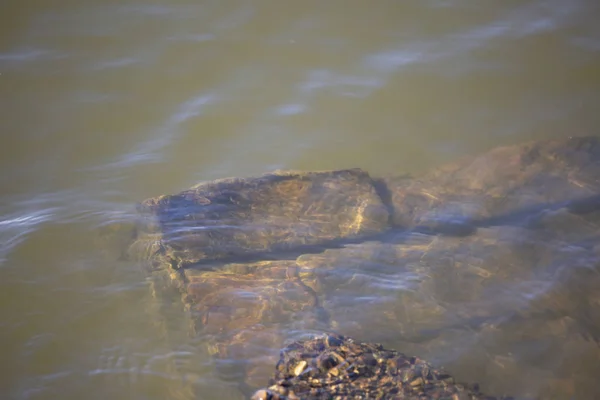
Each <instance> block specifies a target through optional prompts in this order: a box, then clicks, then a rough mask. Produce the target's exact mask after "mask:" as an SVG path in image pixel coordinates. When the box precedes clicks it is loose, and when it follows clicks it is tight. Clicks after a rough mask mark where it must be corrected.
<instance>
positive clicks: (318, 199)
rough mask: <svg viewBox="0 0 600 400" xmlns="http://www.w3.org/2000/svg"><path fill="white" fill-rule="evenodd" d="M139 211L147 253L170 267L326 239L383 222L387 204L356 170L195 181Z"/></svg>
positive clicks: (370, 230)
mask: <svg viewBox="0 0 600 400" xmlns="http://www.w3.org/2000/svg"><path fill="white" fill-rule="evenodd" d="M139 211H140V213H141V214H142V215H143V216H144V217H145V218H144V220H143V221H142V222H141V223H142V227H141V228H142V231H143V232H145V233H154V234H155V235H152V236H151V239H150V240H151V242H157V243H159V245H158V246H157V247H156V248H155V249H154V251H153V254H152V257H153V258H159V257H160V258H161V262H162V263H167V264H170V265H171V266H173V267H175V268H182V267H186V266H190V265H193V264H196V263H201V262H205V261H210V260H218V259H228V258H235V257H240V256H248V255H260V254H265V253H267V252H275V251H282V250H294V249H301V248H303V247H307V246H314V245H327V244H330V243H332V242H334V241H336V240H340V239H356V238H360V237H362V236H366V235H372V234H374V233H379V232H382V231H383V230H385V229H387V228H388V227H389V225H388V223H389V214H388V209H387V207H386V206H385V205H384V204H383V202H382V200H381V198H380V197H379V195H378V194H377V190H376V188H375V185H374V182H373V180H372V179H371V178H370V176H369V175H368V174H367V173H366V172H364V171H361V170H359V169H353V170H344V171H328V172H285V171H280V172H274V173H272V174H267V175H263V176H260V177H257V178H233V179H223V180H218V181H213V182H207V183H201V184H199V185H197V186H194V187H193V188H191V189H189V190H186V191H183V192H181V193H179V194H176V195H168V196H160V197H157V198H152V199H148V200H146V201H144V202H142V203H141V204H140V206H139ZM148 239H149V238H147V237H142V238H141V240H142V241H144V242H145V243H146V244H147V243H148Z"/></svg>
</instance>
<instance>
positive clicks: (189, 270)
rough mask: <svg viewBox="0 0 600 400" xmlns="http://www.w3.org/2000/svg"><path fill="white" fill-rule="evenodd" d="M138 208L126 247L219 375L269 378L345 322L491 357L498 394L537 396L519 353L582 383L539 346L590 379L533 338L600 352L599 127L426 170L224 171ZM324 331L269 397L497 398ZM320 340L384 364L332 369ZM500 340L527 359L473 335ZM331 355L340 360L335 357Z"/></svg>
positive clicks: (418, 346) (427, 348) (467, 359)
mask: <svg viewBox="0 0 600 400" xmlns="http://www.w3.org/2000/svg"><path fill="white" fill-rule="evenodd" d="M139 211H140V220H139V222H138V224H137V234H136V236H135V239H134V241H133V243H132V244H131V245H130V246H129V254H130V255H131V256H132V257H133V258H135V259H138V260H142V261H144V262H145V263H147V264H148V265H151V266H152V267H153V268H152V269H151V272H152V274H151V275H152V278H153V281H154V282H157V284H155V285H154V286H153V287H154V288H155V290H157V291H160V290H161V289H160V288H161V287H164V288H166V287H170V288H176V289H177V291H178V293H179V294H181V304H183V305H184V306H185V309H186V310H187V311H188V315H189V316H190V317H191V318H190V320H191V332H192V333H193V334H194V335H196V336H198V337H201V338H202V341H203V342H204V343H206V344H207V345H208V350H209V352H210V354H211V355H212V356H213V357H214V359H215V360H216V362H217V366H218V368H219V369H220V372H221V373H222V374H224V375H226V376H227V377H228V379H229V380H235V381H239V382H244V383H245V384H246V385H247V388H246V392H248V393H251V392H252V391H253V390H254V389H256V388H258V387H260V386H263V385H264V382H266V381H267V380H268V379H269V376H270V375H271V372H272V366H273V365H274V364H275V363H276V362H277V358H278V354H279V349H280V348H281V347H283V346H284V342H285V341H286V340H289V339H298V338H302V337H305V336H306V334H308V333H315V332H317V333H318V332H330V331H332V330H335V331H337V332H339V333H341V334H344V335H349V336H352V337H360V338H361V339H364V340H377V341H386V342H388V343H389V342H393V343H398V344H401V345H402V347H401V348H402V349H403V351H404V350H405V349H406V351H409V350H410V351H411V352H412V353H413V354H419V356H426V355H430V356H432V357H433V356H435V357H438V359H443V360H444V361H445V364H448V365H450V366H452V365H453V366H459V367H460V366H463V365H476V366H477V367H476V368H473V369H472V370H471V371H472V377H473V379H474V380H479V381H484V380H485V381H487V382H488V386H487V387H493V388H494V391H495V392H496V393H507V392H509V391H511V393H513V391H514V393H526V394H527V395H529V394H530V392H528V390H530V387H531V386H532V384H531V382H530V380H529V378H528V377H527V376H525V375H524V374H523V371H522V368H519V367H518V366H519V365H521V366H527V367H528V371H536V372H535V374H538V375H536V376H539V377H541V378H539V379H540V380H543V379H546V383H544V384H540V386H541V389H540V390H539V392H540V393H545V392H544V391H546V392H548V391H553V390H554V391H555V392H553V393H559V392H560V390H563V392H560V393H562V394H560V395H558V397H559V398H560V397H561V396H562V397H563V398H568V396H572V395H574V394H577V391H576V390H574V389H573V390H571V389H568V387H569V386H568V385H558V386H556V385H555V383H551V382H550V381H549V380H548V378H547V376H548V373H547V372H546V371H544V370H543V369H540V368H538V367H537V366H536V365H535V362H536V360H537V359H539V358H541V357H543V358H544V360H545V361H546V362H547V365H552V368H553V371H561V374H562V375H561V376H566V375H565V371H567V370H568V369H569V368H571V370H572V371H579V372H580V373H579V374H578V375H573V380H578V379H579V380H581V379H583V380H584V381H585V384H589V382H591V381H590V380H585V379H587V378H585V379H584V378H582V377H585V371H584V370H583V369H582V368H583V367H581V366H577V365H576V364H575V365H574V363H575V361H574V360H575V359H577V357H583V355H580V354H578V353H577V354H569V353H565V352H563V351H557V350H555V351H553V352H550V353H549V355H543V353H544V351H545V350H544V348H535V349H532V350H528V352H523V351H522V350H520V349H522V348H523V346H525V344H526V343H530V342H535V341H536V340H538V341H539V342H540V343H551V344H554V343H555V342H554V341H553V340H554V339H552V337H560V338H561V339H560V340H562V341H563V342H564V343H567V344H570V343H572V346H571V347H570V348H572V349H585V351H586V352H587V354H588V355H589V354H594V355H595V354H596V353H593V352H591V351H590V348H591V347H590V346H588V345H587V343H588V342H587V341H589V342H590V343H591V342H593V341H598V340H599V339H600V333H599V332H598V328H597V327H596V324H595V323H594V322H592V320H593V318H594V317H596V316H599V315H600V303H599V302H598V300H597V297H598V296H597V293H599V292H600V291H599V290H598V288H599V287H600V278H597V276H600V273H598V268H599V267H598V260H599V259H600V246H599V245H598V244H597V243H598V242H599V241H600V141H599V140H598V138H574V139H562V140H551V141H544V142H534V143H528V144H525V145H520V146H509V147H502V148H498V149H494V150H492V151H490V152H488V153H485V154H483V155H480V156H477V157H473V158H467V159H464V160H462V161H460V162H458V163H456V164H453V165H449V166H445V167H441V168H438V169H436V170H434V171H432V172H430V173H428V174H425V175H423V176H420V177H416V178H385V179H372V178H371V177H370V176H369V175H368V174H367V173H366V172H364V171H361V170H358V169H354V170H341V171H329V172H308V173H302V172H275V173H273V174H267V175H263V176H261V177H256V178H240V179H225V180H218V181H214V182H208V183H202V184H200V185H197V186H195V187H193V188H191V189H189V190H185V191H183V192H181V193H179V194H176V195H168V196H160V197H157V198H152V199H148V200H146V201H144V202H142V203H141V204H140V206H139ZM405 228H407V229H405ZM557 276H559V277H561V279H560V280H559V279H557V278H556V277H557ZM582 277H583V278H582ZM576 286H579V287H580V288H581V290H582V291H580V292H578V289H577V287H576ZM582 296H583V297H582ZM582 298H585V299H587V300H582ZM536 328H539V329H537V330H536ZM549 332H550V333H551V334H550V336H549ZM580 332H584V333H585V336H584V337H585V340H584V342H585V343H582V342H581V338H580V337H579V336H578V335H580ZM552 335H554V336H552ZM319 337H320V336H319ZM324 338H325V339H323V337H320V339H319V338H317V339H314V340H313V341H308V342H298V343H297V344H296V345H294V346H295V347H294V346H292V347H290V348H288V350H286V351H287V353H285V354H287V355H285V354H284V355H285V357H287V358H285V357H284V358H285V359H282V360H283V361H280V362H279V366H281V365H285V368H284V369H283V370H282V369H279V367H278V372H277V374H279V375H276V377H275V378H273V379H275V380H276V381H277V382H280V383H274V384H275V385H279V386H280V387H279V388H277V389H269V390H270V392H269V391H268V390H267V391H263V392H261V393H262V394H263V395H265V396H276V395H277V396H284V395H285V396H288V397H289V398H293V396H292V395H291V394H290V390H291V389H289V388H290V387H291V386H289V385H288V383H289V384H290V385H292V386H294V385H296V386H294V387H295V388H296V389H297V390H308V392H306V393H308V395H307V396H308V397H306V398H330V397H331V396H333V395H334V393H338V394H340V395H344V396H345V395H349V394H351V393H357V394H360V395H362V396H367V394H368V396H367V397H369V398H371V397H377V396H383V395H385V396H387V395H390V394H393V393H395V394H402V395H405V396H408V398H410V396H419V393H421V392H418V391H419V390H420V391H423V393H428V394H432V396H433V394H435V396H438V395H439V396H441V398H443V396H446V397H448V398H484V397H477V396H482V395H480V394H479V392H478V391H477V390H475V389H474V388H471V389H467V387H466V386H465V385H462V386H460V385H456V384H455V383H454V382H452V383H451V384H441V383H440V382H442V381H444V379H445V378H443V379H442V378H439V376H437V375H436V376H437V377H436V376H434V375H431V377H430V376H429V375H426V376H422V375H421V376H420V378H422V381H415V382H416V383H415V384H414V385H411V384H410V382H413V381H410V382H408V384H407V382H405V381H403V380H402V379H403V378H402V377H403V376H404V375H403V374H410V373H409V372H402V371H404V370H402V368H400V369H399V368H398V367H396V369H386V368H388V367H385V368H383V369H382V366H381V365H379V361H377V358H376V356H375V353H377V354H379V355H381V356H382V357H383V355H385V357H387V358H385V357H384V358H385V359H386V360H389V359H393V360H396V361H398V360H400V361H401V362H404V361H406V360H409V361H410V360H411V358H407V357H405V356H403V355H401V354H400V353H395V352H391V351H387V350H383V349H382V348H380V347H377V346H376V347H373V346H372V345H368V344H361V343H354V342H353V341H351V340H350V339H347V338H345V337H341V336H339V337H338V336H335V335H328V336H324ZM524 338H525V339H524ZM323 340H325V341H327V340H329V341H331V343H334V344H335V346H333V347H336V346H337V347H339V346H342V344H343V343H346V344H345V346H350V343H353V344H352V346H351V347H352V348H353V349H355V350H356V352H357V354H358V353H360V354H361V356H358V355H357V354H354V355H353V356H352V355H348V354H350V353H348V354H346V355H340V354H339V352H338V350H336V351H335V354H338V355H340V356H341V357H342V358H343V359H344V360H346V359H348V357H351V356H352V357H354V358H353V360H354V359H356V360H358V358H356V357H359V358H360V357H362V355H363V354H371V355H372V356H373V357H375V358H374V359H375V360H376V361H377V362H376V363H373V362H372V360H371V358H369V360H367V361H368V362H367V361H365V360H363V361H364V362H363V361H360V362H359V361H356V360H355V361H352V362H351V363H348V365H350V364H352V365H353V367H352V368H355V367H356V368H357V371H358V375H356V374H357V372H354V374H355V375H352V376H353V377H355V378H357V381H356V382H354V381H353V380H351V379H350V377H351V373H350V372H348V370H344V371H342V370H339V369H332V368H333V367H332V368H329V369H328V370H327V371H326V373H325V372H323V371H321V370H320V369H319V368H320V367H319V366H318V365H317V367H315V362H316V363H318V362H319V361H318V360H321V359H322V358H323V357H325V356H323V357H321V356H317V355H315V356H314V357H313V356H310V357H308V356H307V357H304V356H302V354H301V350H302V349H304V350H306V346H309V347H310V346H313V347H314V346H317V347H319V346H321V344H322V341H323ZM319 343H321V344H319ZM331 343H329V345H328V346H329V347H327V348H330V347H332V345H331ZM489 343H496V346H497V347H498V348H499V349H502V350H505V353H511V352H515V353H518V354H520V355H521V358H520V364H519V363H517V361H516V360H514V359H513V358H514V357H513V356H510V357H509V356H506V355H505V353H502V352H501V351H500V350H497V352H496V353H494V351H493V350H486V355H485V357H483V358H482V357H479V356H475V355H474V354H476V352H474V351H473V350H472V349H473V348H474V346H476V345H478V344H480V345H481V346H480V347H485V348H486V349H489V348H491V345H489V346H488V344H489ZM498 344H501V345H498ZM484 345H485V346H484ZM298 346H299V347H298ZM369 346H370V347H369ZM337 347H336V348H337ZM290 349H291V350H290ZM369 349H370V350H369ZM555 349H556V348H555ZM304 350H302V351H304ZM319 351H321V350H319ZM323 351H324V350H323ZM327 351H329V350H327ZM340 351H341V350H340ZM290 352H291V353H290ZM519 352H521V353H519ZM330 353H331V351H329V353H327V354H328V356H327V357H329V358H328V359H329V360H330V361H327V362H331V363H334V362H336V361H335V359H336V356H335V355H332V354H333V353H331V354H330ZM440 355H443V356H440ZM330 356H331V357H333V358H331V357H330ZM282 357H283V356H282ZM303 357H304V358H303ZM315 357H316V358H315ZM319 357H321V358H319ZM327 357H325V358H327ZM365 357H370V356H365ZM315 360H316V361H315ZM331 360H333V361H331ZM338 361H339V360H338ZM400 361H399V362H400ZM341 362H342V361H339V362H338V363H337V364H340V363H341ZM386 362H387V361H386ZM357 363H358V364H357ZM360 363H362V364H360ZM359 365H360V367H359ZM386 365H387V364H386ZM410 365H411V366H413V365H414V363H413V364H410ZM419 365H420V367H419V368H421V369H423V368H425V367H426V368H428V370H429V371H432V370H433V368H432V367H431V366H430V365H429V364H427V363H421V364H419ZM498 365H503V366H507V367H502V368H501V369H499V367H498ZM511 366H512V367H511ZM371 367H372V368H371ZM282 368H283V367H282ZM315 368H316V369H315ZM361 368H362V369H361ZM365 368H366V369H365ZM369 368H371V369H369ZM377 368H379V369H377ZM411 368H412V367H411ZM408 370H410V368H409V369H407V371H408ZM310 371H313V372H310ZM318 371H320V372H318ZM369 371H370V372H369ZM390 371H396V372H393V373H392V372H390ZM582 371H583V372H582ZM363 373H365V374H371V375H361V374H363ZM532 374H533V372H532ZM307 376H310V377H311V379H313V380H306V379H305V378H306V377H307ZM358 377H363V378H364V379H363V378H361V379H358ZM314 379H316V381H314ZM324 379H325V380H324ZM349 379H350V380H349ZM564 379H566V378H564ZM338 381H339V382H342V383H341V384H340V385H341V386H339V385H338V386H336V385H337V384H336V383H335V382H338ZM490 381H495V382H498V384H497V385H496V386H494V385H489V382H490ZM360 382H362V383H360ZM448 382H449V381H447V382H446V383H448ZM552 382H555V381H552ZM284 383H285V384H284ZM359 383H360V384H359ZM286 385H288V386H286ZM307 385H308V386H307ZM319 385H320V386H319ZM353 385H354V386H353ZM355 385H358V386H355ZM361 385H362V386H361ZM440 385H441V386H440ZM553 385H555V386H553ZM551 387H556V388H557V389H549V388H551ZM459 388H463V389H462V390H459ZM528 388H529V389H528ZM561 388H562V389H561ZM565 388H567V389H565ZM250 389H252V390H250ZM296 389H294V393H295V395H296V396H298V395H299V394H298V392H296ZM378 390H379V391H378ZM382 390H383V391H382ZM569 390H570V391H569ZM286 391H287V392H286ZM556 391H558V392H556ZM269 393H270V394H269ZM286 393H287V394H286ZM586 393H591V392H590V391H589V390H588V392H586ZM259 394H260V393H259ZM534 394H535V393H534ZM599 395H600V393H599ZM310 396H321V397H310ZM327 396H330V397H327ZM461 396H463V397H461ZM464 396H471V397H464ZM301 397H302V398H305V397H304V396H301ZM534 397H535V396H534ZM273 398H276V397H273ZM415 398H418V397H415ZM434 398H435V397H434Z"/></svg>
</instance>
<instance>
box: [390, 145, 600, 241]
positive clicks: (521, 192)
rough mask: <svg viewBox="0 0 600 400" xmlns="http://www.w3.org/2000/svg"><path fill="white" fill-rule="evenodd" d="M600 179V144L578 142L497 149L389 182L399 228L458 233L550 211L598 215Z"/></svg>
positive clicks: (521, 221)
mask: <svg viewBox="0 0 600 400" xmlns="http://www.w3.org/2000/svg"><path fill="white" fill-rule="evenodd" d="M599 176H600V138H597V137H574V138H567V139H556V140H545V141H537V142H530V143H525V144H520V145H515V146H504V147H498V148H495V149H492V150H490V151H488V152H486V153H484V154H481V155H478V156H475V157H465V158H463V159H462V160H460V161H458V162H456V163H453V164H449V165H444V166H442V167H440V168H437V169H435V170H433V171H431V172H428V173H426V174H424V175H422V176H419V177H415V178H414V179H413V178H406V177H398V178H386V179H384V182H385V183H386V185H387V188H388V190H389V192H390V197H391V199H392V203H393V206H394V216H393V220H394V223H395V224H396V225H397V226H403V227H416V226H421V227H425V228H429V229H430V230H432V231H438V232H445V231H447V232H448V233H449V234H455V235H456V234H461V233H462V234H471V233H472V228H473V227H476V226H478V225H485V224H498V223H505V222H513V223H520V224H523V223H527V221H523V219H524V217H531V216H534V215H535V214H536V212H537V211H539V210H541V209H545V208H561V207H568V208H569V209H570V210H572V211H577V212H586V211H590V210H597V209H598V208H599V206H600V179H599ZM526 219H527V218H525V220H526Z"/></svg>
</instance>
